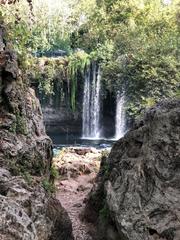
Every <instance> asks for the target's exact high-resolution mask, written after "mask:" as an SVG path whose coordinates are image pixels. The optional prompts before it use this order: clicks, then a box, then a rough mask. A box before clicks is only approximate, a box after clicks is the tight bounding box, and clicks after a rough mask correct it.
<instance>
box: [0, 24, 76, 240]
mask: <svg viewBox="0 0 180 240" xmlns="http://www.w3.org/2000/svg"><path fill="white" fill-rule="evenodd" d="M51 160H52V143H51V140H50V138H49V137H48V136H47V135H46V132H45V128H44V124H43V117H42V112H41V107H40V104H39V101H38V99H37V98H36V96H35V94H34V91H33V90H32V89H30V88H29V87H28V82H27V80H26V79H25V78H24V77H23V74H22V73H21V71H20V69H19V67H18V60H17V58H16V54H15V53H14V52H13V51H12V50H11V49H9V46H8V44H7V43H6V40H5V31H4V28H3V26H0V239H1V240H57V239H58V240H72V239H73V236H72V226H71V221H70V219H69V217H68V214H67V212H66V211H65V210H64V208H63V207H62V206H61V204H60V202H59V201H57V200H56V199H54V198H52V197H51V195H50V194H47V192H46V191H45V190H44V189H43V187H42V176H43V177H44V178H45V179H46V181H47V182H48V178H49V176H50V166H51ZM22 176H26V178H28V179H26V180H28V181H25V180H24V179H23V178H22Z"/></svg>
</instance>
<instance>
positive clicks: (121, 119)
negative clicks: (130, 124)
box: [115, 92, 126, 139]
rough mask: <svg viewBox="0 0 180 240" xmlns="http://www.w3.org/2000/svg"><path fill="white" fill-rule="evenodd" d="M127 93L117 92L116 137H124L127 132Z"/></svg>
mask: <svg viewBox="0 0 180 240" xmlns="http://www.w3.org/2000/svg"><path fill="white" fill-rule="evenodd" d="M124 104H125V95H124V92H123V93H120V92H118V93H117V96H116V125H115V139H119V138H122V137H123V136H124V134H125V127H126V121H125V109H124Z"/></svg>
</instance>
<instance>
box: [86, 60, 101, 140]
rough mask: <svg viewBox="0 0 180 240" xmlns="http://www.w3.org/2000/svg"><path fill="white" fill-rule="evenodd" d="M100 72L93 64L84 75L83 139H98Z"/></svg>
mask: <svg viewBox="0 0 180 240" xmlns="http://www.w3.org/2000/svg"><path fill="white" fill-rule="evenodd" d="M100 90H101V70H100V67H99V66H98V65H97V64H95V63H93V64H92V66H91V67H89V69H88V70H87V71H86V73H85V83H84V93H83V117H82V118H83V129H82V132H83V134H82V137H83V138H99V137H100V125H99V124H100Z"/></svg>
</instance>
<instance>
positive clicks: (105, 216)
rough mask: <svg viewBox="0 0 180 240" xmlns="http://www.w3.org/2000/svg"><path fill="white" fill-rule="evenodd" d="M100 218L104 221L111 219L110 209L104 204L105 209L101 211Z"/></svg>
mask: <svg viewBox="0 0 180 240" xmlns="http://www.w3.org/2000/svg"><path fill="white" fill-rule="evenodd" d="M99 216H100V218H101V219H103V220H104V221H106V220H108V219H109V209H108V206H107V205H106V204H104V207H103V208H102V209H101V210H100V211H99Z"/></svg>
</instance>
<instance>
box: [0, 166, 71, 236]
mask: <svg viewBox="0 0 180 240" xmlns="http://www.w3.org/2000/svg"><path fill="white" fill-rule="evenodd" d="M0 239H1V240H23V239H25V240H73V237H72V225H71V221H70V219H69V217H68V214H67V212H66V211H65V210H64V208H63V207H62V206H61V204H60V202H59V201H58V200H55V199H53V198H52V197H47V194H46V192H45V191H44V189H43V188H42V187H41V186H40V184H39V183H38V181H37V180H35V179H32V183H31V185H28V184H27V183H26V182H25V181H24V179H23V178H22V177H18V176H11V174H10V172H9V171H7V170H5V169H3V168H0Z"/></svg>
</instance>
